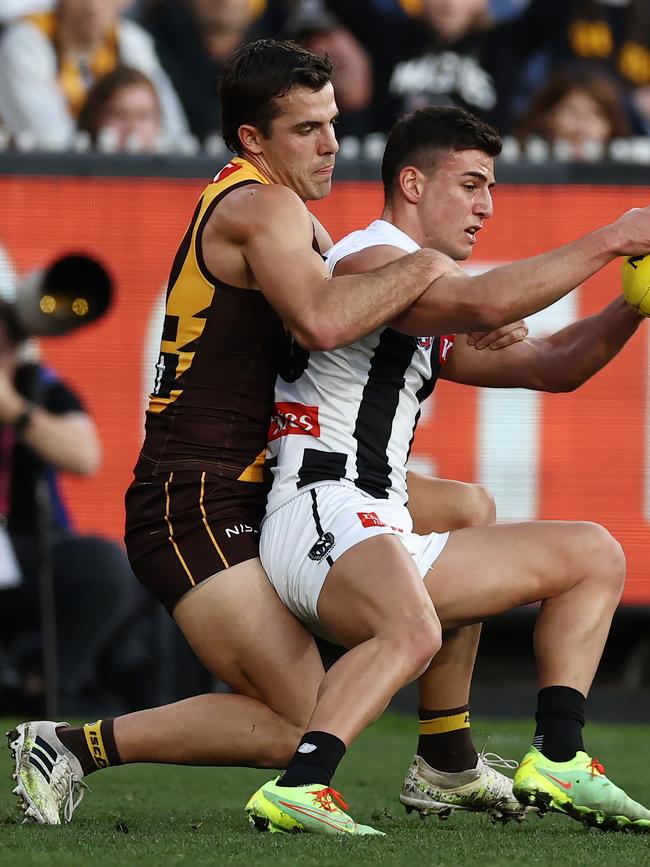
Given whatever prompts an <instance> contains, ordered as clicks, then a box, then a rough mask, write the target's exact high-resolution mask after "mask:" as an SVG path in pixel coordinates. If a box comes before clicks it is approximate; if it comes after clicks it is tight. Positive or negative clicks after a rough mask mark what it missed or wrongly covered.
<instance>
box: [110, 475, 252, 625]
mask: <svg viewBox="0 0 650 867" xmlns="http://www.w3.org/2000/svg"><path fill="white" fill-rule="evenodd" d="M267 491H268V488H267V486H266V485H264V484H258V483H254V482H239V481H237V480H235V479H225V478H223V477H221V476H216V475H210V474H208V473H205V472H200V471H186V470H183V471H180V472H178V471H176V472H172V473H168V474H161V475H160V476H157V477H149V478H147V479H137V478H136V479H135V480H134V481H133V482H132V483H131V486H130V487H129V489H128V490H127V492H126V498H125V503H126V527H125V535H124V540H125V542H126V550H127V553H128V556H129V561H130V563H131V567H132V569H133V571H134V573H135V575H136V577H137V579H138V580H139V581H140V583H141V584H142V585H143V586H144V587H146V588H147V590H149V591H150V592H151V593H153V595H154V596H155V597H156V598H157V599H158V600H159V601H160V602H162V604H163V605H164V606H165V608H166V609H167V610H168V611H169V612H170V613H171V612H172V611H173V609H174V607H175V605H176V604H177V602H178V601H179V600H180V599H181V598H182V597H183V596H184V595H185V594H186V593H187V592H188V591H189V590H191V589H192V588H193V587H196V586H197V585H198V584H200V583H201V581H205V579H206V578H210V577H211V576H212V575H215V574H216V573H217V572H221V571H223V570H224V569H228V568H229V567H230V566H235V565H236V564H237V563H243V562H244V561H245V560H250V559H251V558H253V557H258V556H259V538H260V535H259V529H260V522H261V520H262V518H263V516H264V508H265V505H266V495H267Z"/></svg>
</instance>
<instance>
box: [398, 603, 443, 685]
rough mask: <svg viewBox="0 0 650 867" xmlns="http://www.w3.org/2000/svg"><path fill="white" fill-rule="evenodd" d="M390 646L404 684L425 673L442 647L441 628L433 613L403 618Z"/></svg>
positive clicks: (428, 612)
mask: <svg viewBox="0 0 650 867" xmlns="http://www.w3.org/2000/svg"><path fill="white" fill-rule="evenodd" d="M392 644H393V648H392V652H393V653H394V654H395V656H396V658H397V659H399V660H400V662H401V665H402V666H403V670H404V683H410V682H411V681H412V680H415V679H416V678H417V677H419V676H420V675H421V674H422V673H423V672H424V671H426V669H427V668H428V666H429V664H430V662H431V660H432V659H433V657H434V656H435V655H436V653H437V652H438V651H439V650H440V648H441V646H442V628H441V626H440V621H439V620H438V617H437V615H436V613H435V611H433V609H431V611H427V612H422V613H420V614H417V615H414V616H410V617H405V618H403V619H402V621H401V623H400V624H399V632H398V633H397V634H395V635H393V637H392Z"/></svg>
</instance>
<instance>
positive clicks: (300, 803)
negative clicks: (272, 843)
mask: <svg viewBox="0 0 650 867" xmlns="http://www.w3.org/2000/svg"><path fill="white" fill-rule="evenodd" d="M278 780H279V777H276V778H275V780H270V781H269V782H268V783H265V784H264V785H263V786H262V787H261V788H260V789H258V790H257V791H256V792H255V794H254V795H253V796H252V797H251V799H250V800H249V802H248V803H247V804H246V813H247V815H248V820H249V822H250V823H251V825H253V827H254V828H256V829H257V830H258V831H271V832H272V833H276V832H282V833H285V834H298V833H300V832H301V831H308V832H310V833H313V834H357V835H368V834H378V835H380V836H382V837H383V836H384V834H383V832H382V831H375V829H374V828H371V827H370V826H369V825H359V824H357V823H356V822H355V821H354V819H353V818H352V817H351V816H348V814H347V813H344V812H343V810H342V809H341V807H343V809H345V810H347V807H348V805H347V804H346V803H345V801H344V800H343V798H342V797H341V795H340V794H339V793H338V792H337V791H335V790H334V789H332V788H330V787H329V786H323V785H320V784H312V785H308V786H278V785H276V783H277V781H278ZM339 805H340V806H339Z"/></svg>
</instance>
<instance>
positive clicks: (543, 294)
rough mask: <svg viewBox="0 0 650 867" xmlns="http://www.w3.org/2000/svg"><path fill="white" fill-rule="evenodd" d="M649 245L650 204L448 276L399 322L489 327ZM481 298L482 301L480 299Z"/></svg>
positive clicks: (426, 327) (427, 327)
mask: <svg viewBox="0 0 650 867" xmlns="http://www.w3.org/2000/svg"><path fill="white" fill-rule="evenodd" d="M649 250H650V208H643V209H640V208H634V209H632V210H631V211H628V212H627V213H625V214H623V216H622V217H619V219H618V220H616V221H615V222H614V223H611V224H609V225H607V226H603V227H602V228H600V229H596V230H595V231H594V232H591V233H590V234H588V235H585V236H584V237H582V238H579V239H578V240H577V241H573V242H572V243H570V244H566V245H565V246H563V247H559V248H558V249H556V250H552V251H550V252H548V253H543V254H542V255H540V256H535V257H534V258H532V259H525V260H523V261H521V262H513V263H512V264H510V265H503V266H501V267H499V268H494V269H493V270H492V271H486V272H484V273H483V274H478V275H475V276H472V277H470V276H468V275H461V274H458V275H457V276H443V277H441V278H440V279H439V280H437V281H436V282H435V283H434V284H433V285H432V286H431V287H430V288H429V289H428V290H427V291H426V292H425V293H424V294H423V295H421V296H420V297H419V298H418V300H417V301H416V302H415V303H414V304H413V305H412V307H411V308H410V309H409V310H408V312H407V313H406V314H405V315H403V316H402V317H400V319H399V320H398V322H397V323H396V327H399V328H400V330H402V331H405V332H406V333H407V334H415V335H419V334H444V333H445V332H448V331H459V332H465V333H467V332H471V331H490V330H492V329H494V328H498V327H500V326H502V325H505V324H507V323H508V322H512V321H513V320H515V319H522V318H524V317H526V316H530V315H531V314H532V313H536V312H537V311H538V310H543V309H544V308H545V307H548V306H549V305H550V304H552V303H553V302H555V301H557V300H558V299H559V298H562V297H563V296H564V295H566V294H567V293H568V292H570V291H571V290H572V289H574V288H575V287H576V286H578V285H579V284H580V283H582V282H583V281H584V280H586V279H587V278H589V277H591V276H592V274H595V273H596V271H598V270H600V269H601V268H602V267H603V266H604V265H606V264H607V263H608V262H611V261H612V260H613V259H615V258H616V257H617V256H635V255H643V254H644V253H646V252H648V251H649ZM478 301H480V303H478Z"/></svg>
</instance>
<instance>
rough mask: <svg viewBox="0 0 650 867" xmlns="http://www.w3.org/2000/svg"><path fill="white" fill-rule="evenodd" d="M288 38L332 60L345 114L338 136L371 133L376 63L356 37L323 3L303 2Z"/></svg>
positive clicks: (292, 19) (291, 22)
mask: <svg viewBox="0 0 650 867" xmlns="http://www.w3.org/2000/svg"><path fill="white" fill-rule="evenodd" d="M285 35H286V38H288V39H293V40H294V41H295V42H297V43H298V44H300V45H302V46H303V47H304V48H307V49H308V50H309V51H313V52H315V53H316V54H322V55H325V54H327V55H329V57H330V58H331V60H332V62H333V64H334V76H333V78H332V82H333V84H334V90H335V91H336V104H337V105H338V108H339V111H340V112H341V115H340V118H339V123H338V128H337V136H338V137H339V138H343V137H344V136H346V135H356V136H361V135H363V134H364V133H365V132H368V131H369V115H368V109H369V108H370V105H371V102H372V93H373V88H372V63H371V60H370V57H369V56H368V53H367V51H366V50H365V48H364V47H363V46H362V45H361V43H360V42H359V41H358V40H357V39H356V37H355V36H353V34H352V33H351V32H350V31H349V30H348V29H347V28H346V27H343V26H342V25H341V23H340V21H338V19H337V18H336V17H335V16H334V15H333V14H332V13H331V12H329V11H328V9H327V8H326V7H325V5H324V2H323V0H300V2H299V3H298V4H297V5H296V7H295V9H294V12H293V14H292V15H290V16H289V18H288V20H287V23H286V27H285Z"/></svg>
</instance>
